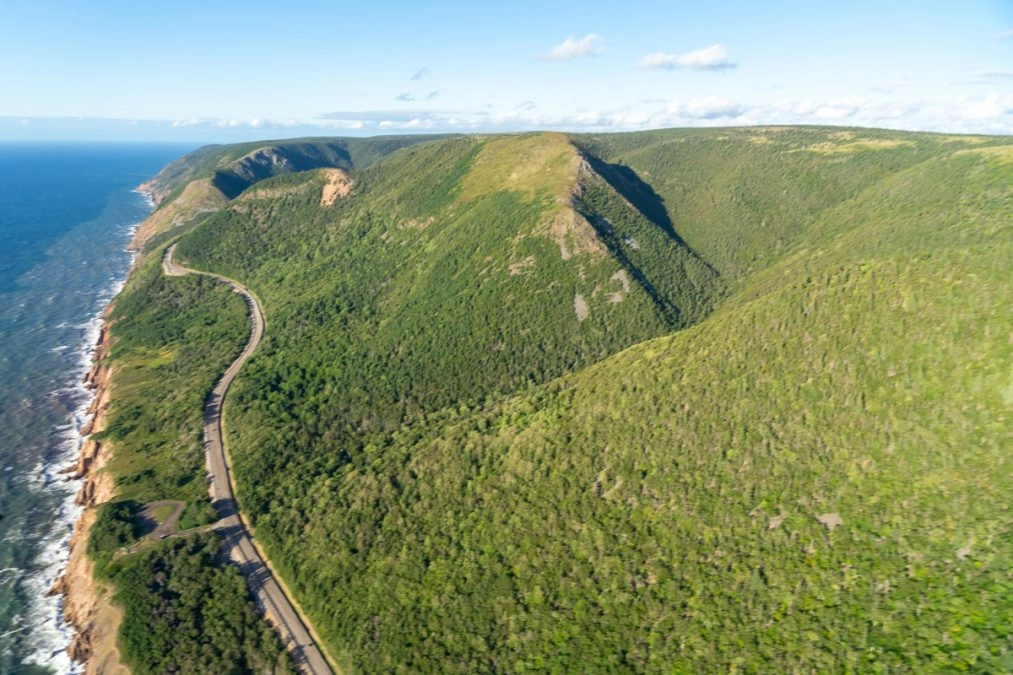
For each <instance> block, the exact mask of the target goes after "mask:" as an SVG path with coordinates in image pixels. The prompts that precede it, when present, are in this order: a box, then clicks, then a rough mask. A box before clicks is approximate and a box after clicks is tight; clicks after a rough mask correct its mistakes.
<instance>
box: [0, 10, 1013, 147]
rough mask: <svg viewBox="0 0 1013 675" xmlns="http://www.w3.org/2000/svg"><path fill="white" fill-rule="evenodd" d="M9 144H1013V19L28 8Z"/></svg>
mask: <svg viewBox="0 0 1013 675" xmlns="http://www.w3.org/2000/svg"><path fill="white" fill-rule="evenodd" d="M0 64H2V65H0V92H3V94H2V96H0V139H103V140H180V141H202V142H205V141H233V140H240V139H253V138H265V137H282V136H297V135H308V134H343V135H344V134H375V133H402V132H406V131H420V132H437V131H512V130H526V129H543V128H551V129H565V130H615V131H620V130H632V129H645V128H658V127H669V126H729V125H743V124H786V123H799V124H837V125H848V126H852V125H854V126H880V127H889V128H898V129H925V130H937V131H948V132H988V133H1006V134H1010V133H1013V2H1011V1H1010V0H957V1H951V2H933V1H932V0H921V1H918V2H914V1H911V2H909V1H907V0H894V1H887V0H879V1H877V2H864V1H862V0H857V1H851V2H847V3H843V2H840V3H836V2H824V1H823V0H819V1H817V0H813V1H811V2H778V1H776V0H772V1H770V2H719V1H711V2H693V3H690V2H659V3H649V2H637V1H633V2H623V3H617V2H608V3H606V2H596V1H594V0H586V1H583V2H570V1H565V2H552V1H551V0H542V1H541V2H528V1H527V0H522V1H520V2H512V3H509V4H506V3H503V4H502V5H498V6H491V4H490V3H480V2H474V1H470V2H428V3H427V2H415V3H401V2H390V3H386V4H382V5H379V4H378V5H374V4H372V3H341V2H334V0H330V1H328V2H300V1H298V0H293V1H291V2H287V3H281V2H255V1H254V2H232V1H231V0H226V1H219V2H207V1H202V2H190V1H188V0H184V1H179V2H171V3H168V2H167V3H134V2H123V1H120V0H104V1H103V0H98V1H96V2H90V3H77V2H70V1H69V0H66V1H62V2H55V1H53V0H28V1H26V0H7V2H5V3H4V6H3V8H2V9H0Z"/></svg>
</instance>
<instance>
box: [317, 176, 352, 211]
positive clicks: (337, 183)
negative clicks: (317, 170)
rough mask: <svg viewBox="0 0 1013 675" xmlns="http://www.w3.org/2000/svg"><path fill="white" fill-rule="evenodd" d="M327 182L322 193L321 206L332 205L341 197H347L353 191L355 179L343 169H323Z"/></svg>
mask: <svg viewBox="0 0 1013 675" xmlns="http://www.w3.org/2000/svg"><path fill="white" fill-rule="evenodd" d="M322 173H323V175H324V177H325V178H326V179H327V182H326V183H324V189H323V191H322V192H321V194H320V206H332V205H333V204H334V202H335V201H336V200H337V199H338V198H339V197H347V196H348V195H349V194H351V192H352V187H354V185H355V181H353V180H352V177H351V176H349V175H348V172H347V171H344V170H343V169H323V171H322Z"/></svg>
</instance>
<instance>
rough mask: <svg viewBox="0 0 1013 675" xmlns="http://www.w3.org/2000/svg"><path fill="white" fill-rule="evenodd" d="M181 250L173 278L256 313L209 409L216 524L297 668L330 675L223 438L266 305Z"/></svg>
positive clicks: (207, 443) (166, 263)
mask: <svg viewBox="0 0 1013 675" xmlns="http://www.w3.org/2000/svg"><path fill="white" fill-rule="evenodd" d="M175 248H176V245H175V244H173V245H172V246H170V247H169V248H168V249H166V251H165V257H164V258H163V259H162V270H163V271H164V272H165V274H167V275H169V276H183V275H185V274H189V273H193V274H204V275H206V276H209V277H214V278H215V279H218V280H219V281H221V282H223V283H225V284H228V285H229V286H231V287H232V288H233V290H235V291H236V292H237V293H239V294H240V295H242V296H243V298H244V299H245V300H246V305H247V306H248V307H249V308H250V321H251V323H252V328H251V331H250V339H249V340H248V341H247V343H246V347H245V348H244V349H243V353H242V354H240V355H239V356H238V357H237V358H236V360H235V361H233V362H232V365H230V366H229V368H228V370H226V371H225V374H224V375H222V376H221V378H220V379H219V380H218V382H216V383H215V386H214V389H213V390H212V391H211V395H210V396H209V397H208V400H207V401H206V402H205V404H204V456H205V460H206V461H207V468H208V475H209V477H210V481H209V485H208V492H209V493H210V494H211V501H212V503H213V504H214V505H215V508H216V509H217V510H218V513H219V515H220V516H221V520H220V521H218V523H216V529H217V530H218V531H219V533H220V534H221V535H222V539H223V540H224V542H225V551H226V553H227V554H228V555H229V557H230V558H232V560H233V561H234V562H235V563H236V564H237V565H238V566H239V569H240V571H242V573H243V576H245V577H246V581H247V583H248V584H249V586H250V590H251V591H253V595H254V597H255V598H256V600H257V604H258V605H260V608H261V609H262V610H263V611H264V613H265V614H266V615H267V617H268V619H269V620H270V621H271V623H273V624H274V627H275V628H276V629H277V630H278V633H280V634H281V639H282V641H283V642H284V643H285V645H286V646H287V647H288V648H289V651H291V652H292V655H293V656H294V657H295V661H296V664H297V665H298V666H299V668H300V669H301V670H302V671H303V672H306V673H312V674H313V675H330V674H331V672H332V671H331V668H330V667H329V666H328V665H327V661H326V660H325V659H324V657H323V654H322V653H321V652H320V649H319V647H317V645H316V643H315V642H314V641H313V638H312V637H311V636H310V632H309V630H308V629H307V627H306V623H304V621H303V619H302V617H300V615H299V613H298V612H297V611H296V609H295V607H294V606H293V604H292V602H291V601H290V600H289V598H288V596H286V595H285V593H284V591H283V590H282V587H281V585H280V584H279V583H278V580H277V579H275V577H274V574H273V573H272V572H271V569H270V568H269V567H268V566H267V565H266V564H265V562H264V559H263V558H262V557H261V555H260V552H259V551H258V550H257V548H256V547H255V546H254V545H253V541H252V539H251V537H250V534H249V532H248V531H247V529H246V525H245V523H243V520H242V518H241V516H240V513H239V507H238V505H237V504H236V499H235V495H234V494H233V491H232V478H231V475H230V474H231V472H230V470H229V463H228V459H227V457H226V454H225V444H224V440H223V434H222V427H223V422H222V409H221V404H222V401H224V400H225V394H226V393H227V392H228V390H229V386H230V385H231V384H232V381H233V380H234V379H235V378H236V375H237V374H238V373H239V369H240V368H242V367H243V363H244V362H245V361H246V359H248V358H249V357H250V355H251V354H253V352H254V350H256V349H257V346H258V345H259V344H260V340H261V338H262V337H263V336H264V312H263V310H262V309H261V307H260V303H259V302H258V301H257V299H256V298H255V297H254V295H253V294H252V293H251V292H250V291H249V290H247V289H246V287H244V286H243V285H242V284H239V283H238V282H236V281H233V280H232V279H228V278H226V277H222V276H219V275H217V274H209V273H207V272H199V271H197V270H191V269H189V268H186V267H181V266H180V265H177V264H176V263H175V262H173V259H172V254H173V252H174V251H175Z"/></svg>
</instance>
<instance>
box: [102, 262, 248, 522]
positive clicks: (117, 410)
mask: <svg viewBox="0 0 1013 675" xmlns="http://www.w3.org/2000/svg"><path fill="white" fill-rule="evenodd" d="M111 330H112V337H113V341H114V343H113V344H114V346H113V349H112V353H111V355H110V360H111V362H112V367H113V371H114V373H115V375H114V378H113V390H112V401H113V403H112V406H111V408H110V410H109V415H108V423H107V426H106V428H105V430H104V431H102V432H101V433H99V434H96V439H97V440H99V441H105V440H108V441H111V442H112V443H113V444H114V446H115V448H116V450H115V453H114V456H113V459H112V461H111V462H110V464H109V470H110V471H112V472H113V474H114V476H115V480H116V490H117V500H121V501H132V502H136V503H139V504H144V503H147V502H150V501H155V500H160V499H178V500H182V501H185V502H186V503H187V508H186V510H185V511H184V513H183V520H182V522H181V527H184V528H185V527H190V526H193V525H196V524H204V523H209V522H212V521H213V520H214V518H215V515H214V511H213V510H212V509H211V506H210V503H209V501H208V494H207V486H206V485H205V482H204V450H203V446H202V443H201V424H202V420H203V404H204V399H205V398H206V397H207V395H208V393H209V392H210V391H211V387H212V385H213V384H214V382H215V380H216V379H217V378H218V376H219V375H221V373H222V372H223V371H224V370H225V368H226V367H227V366H228V364H229V363H230V362H231V361H232V359H234V358H235V357H236V355H237V354H238V353H239V350H240V349H242V346H243V341H244V339H245V338H246V335H247V333H248V332H249V323H248V320H247V318H246V306H245V304H244V303H243V301H242V299H241V298H240V297H238V296H237V295H236V294H234V293H232V292H231V291H230V290H229V289H228V288H225V287H224V286H222V285H221V284H219V283H215V282H214V281H213V280H210V279H207V278H203V277H199V276H195V275H189V276H185V277H165V276H163V275H162V272H161V266H160V260H159V258H158V256H157V255H152V256H148V257H146V258H144V259H142V261H141V262H140V264H139V265H138V266H137V268H136V269H135V270H134V273H133V274H132V275H131V280H130V284H129V285H128V286H127V288H125V289H124V291H123V292H122V293H121V294H120V295H119V297H118V298H117V300H116V306H115V310H114V312H113V314H112V316H111Z"/></svg>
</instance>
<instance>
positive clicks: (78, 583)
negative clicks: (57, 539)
mask: <svg viewBox="0 0 1013 675" xmlns="http://www.w3.org/2000/svg"><path fill="white" fill-rule="evenodd" d="M112 307H113V305H112V303H110V304H109V305H108V306H107V307H106V309H105V311H103V313H102V321H103V324H102V328H101V331H100V334H99V340H98V344H97V345H96V346H95V351H94V356H93V360H92V367H91V369H90V370H89V371H88V374H87V375H86V376H85V386H86V387H87V388H88V389H90V390H92V391H93V392H94V395H93V398H92V401H91V404H90V406H89V408H88V414H87V416H86V419H85V423H84V425H83V426H82V427H81V430H80V433H81V436H82V437H83V438H84V442H83V443H82V444H81V452H80V455H79V456H78V458H77V462H76V463H75V464H74V465H73V466H72V467H69V468H68V472H69V473H70V474H71V475H70V478H71V479H80V480H81V481H82V482H81V489H80V491H79V492H78V494H77V497H76V499H75V503H76V504H77V505H78V506H80V507H82V509H83V510H82V512H81V516H80V518H78V520H77V522H76V523H75V524H74V529H73V534H72V535H71V538H70V555H69V558H68V561H67V568H66V570H65V571H64V573H63V575H62V576H61V577H60V578H59V579H57V581H56V583H55V584H54V586H53V589H52V591H51V592H52V593H54V594H61V595H62V596H63V609H62V611H63V618H64V620H65V621H66V622H67V624H68V625H70V626H71V627H72V629H73V632H74V636H73V638H72V640H71V643H70V645H69V646H68V648H67V653H68V655H69V656H70V658H71V660H72V661H73V662H74V663H76V664H79V665H83V666H84V669H83V672H84V673H86V674H90V673H127V672H129V671H128V670H127V669H126V668H125V667H124V666H123V665H122V664H121V663H120V661H119V653H118V651H117V649H116V636H117V633H118V632H119V624H120V620H121V617H122V613H121V612H120V610H119V609H118V608H117V607H116V606H115V605H114V604H113V602H112V589H111V588H110V587H109V586H107V585H106V584H103V583H102V582H100V581H98V580H97V579H95V578H94V567H95V565H94V563H93V562H92V561H91V559H90V558H89V556H88V551H87V549H88V536H89V534H90V532H91V527H92V525H93V524H94V523H95V518H96V515H97V511H96V509H97V507H98V506H99V505H101V504H102V503H104V502H106V501H108V500H109V499H111V498H112V497H113V496H114V494H115V489H114V486H113V481H112V476H111V475H110V474H109V473H107V472H105V471H103V470H102V469H103V468H104V467H105V465H106V463H107V462H108V461H109V457H110V455H111V448H110V446H109V444H108V443H102V442H99V441H96V440H94V439H93V438H91V434H94V433H96V432H98V431H101V430H102V429H104V428H105V425H106V413H107V411H108V408H109V398H110V379H111V375H112V372H111V369H110V367H109V366H108V364H107V363H105V358H106V357H107V356H108V354H109V347H110V338H109V323H108V316H109V313H110V311H111V310H112Z"/></svg>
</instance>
